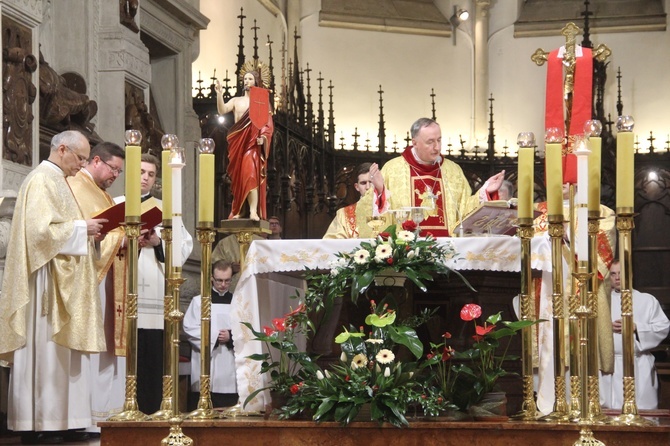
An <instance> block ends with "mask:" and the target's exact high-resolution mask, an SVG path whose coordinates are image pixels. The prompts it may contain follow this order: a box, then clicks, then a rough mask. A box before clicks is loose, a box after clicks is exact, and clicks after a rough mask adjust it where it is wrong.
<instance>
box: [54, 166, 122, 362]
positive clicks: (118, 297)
mask: <svg viewBox="0 0 670 446" xmlns="http://www.w3.org/2000/svg"><path fill="white" fill-rule="evenodd" d="M67 181H68V183H69V184H70V187H71V189H72V192H73V193H74V196H75V198H76V200H77V202H78V203H79V209H80V210H81V212H82V214H83V215H84V218H92V216H93V214H96V213H98V212H100V211H102V210H103V209H106V208H108V207H110V206H114V204H115V203H114V199H112V197H111V196H110V195H109V194H108V193H107V192H106V191H104V190H102V189H100V187H99V186H98V185H97V184H95V181H94V180H93V178H92V177H91V175H90V174H89V173H87V172H84V171H83V170H82V171H80V172H79V173H77V175H75V176H74V177H70V178H68V179H67ZM124 236H125V232H124V231H123V229H121V228H117V229H114V230H113V231H110V232H109V233H107V235H106V236H105V238H104V239H103V240H102V241H101V242H100V244H99V248H98V252H96V255H95V256H94V262H95V267H96V272H97V280H98V284H100V283H102V282H103V281H104V280H105V277H107V273H109V272H110V269H111V271H112V277H113V289H114V296H113V298H114V307H113V308H115V309H116V311H115V312H114V314H115V318H114V319H115V324H114V344H115V345H116V348H115V351H116V355H117V356H125V354H126V348H125V338H126V334H125V333H126V329H125V320H126V317H125V308H126V305H125V300H126V299H125V298H126V260H125V257H119V256H117V254H118V253H119V250H120V249H121V243H122V241H123V238H124ZM89 249H90V250H91V252H94V250H95V249H96V247H95V246H94V244H93V243H90V245H89ZM108 297H109V298H111V297H112V296H108Z"/></svg>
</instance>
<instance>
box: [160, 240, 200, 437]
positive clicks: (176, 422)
mask: <svg viewBox="0 0 670 446" xmlns="http://www.w3.org/2000/svg"><path fill="white" fill-rule="evenodd" d="M175 248H176V247H175ZM169 281H170V288H171V289H172V302H174V305H173V308H172V311H170V321H171V322H172V333H171V343H170V344H171V350H172V364H171V365H172V370H171V372H172V404H173V408H174V410H173V416H172V417H171V418H170V420H169V423H170V433H169V434H168V436H167V437H165V438H163V439H162V440H161V445H165V446H168V445H169V446H182V445H183V446H190V445H192V444H193V440H192V439H191V438H189V437H188V436H186V435H185V434H184V433H183V432H182V430H181V423H182V422H183V421H184V419H183V418H182V416H181V412H180V410H179V333H180V331H181V321H182V320H183V319H184V313H183V312H182V311H181V309H180V308H179V288H180V287H181V285H182V284H183V283H184V282H185V281H186V279H184V278H183V277H182V274H181V267H177V266H174V265H173V267H172V270H171V271H170V278H169Z"/></svg>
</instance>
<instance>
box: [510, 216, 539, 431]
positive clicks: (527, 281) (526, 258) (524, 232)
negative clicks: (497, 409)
mask: <svg viewBox="0 0 670 446" xmlns="http://www.w3.org/2000/svg"><path fill="white" fill-rule="evenodd" d="M518 220H519V227H518V229H517V234H518V236H519V238H520V239H521V290H520V291H521V292H520V293H519V296H520V307H521V320H522V321H530V320H533V317H534V316H533V314H532V312H531V308H530V289H531V286H532V280H533V278H532V277H531V268H530V260H531V252H530V240H531V239H532V238H533V234H534V232H535V231H534V228H533V219H532V218H519V219H518ZM521 379H522V385H523V402H522V404H521V411H520V412H519V413H517V414H515V415H513V416H512V419H515V420H522V421H531V420H535V419H537V413H538V411H537V405H536V404H535V399H534V395H533V332H532V327H530V326H528V327H524V328H522V329H521Z"/></svg>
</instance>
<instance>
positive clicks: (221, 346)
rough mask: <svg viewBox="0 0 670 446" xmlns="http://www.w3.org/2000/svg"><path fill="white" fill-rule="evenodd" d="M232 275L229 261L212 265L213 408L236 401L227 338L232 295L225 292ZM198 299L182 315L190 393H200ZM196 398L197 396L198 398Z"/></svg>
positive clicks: (230, 344)
mask: <svg viewBox="0 0 670 446" xmlns="http://www.w3.org/2000/svg"><path fill="white" fill-rule="evenodd" d="M232 276H233V269H232V265H231V264H230V262H224V261H219V262H216V263H214V265H212V311H211V315H212V316H211V324H210V345H209V349H210V352H211V367H210V383H211V389H210V391H211V400H212V405H213V406H214V407H228V406H234V405H235V404H237V402H238V395H237V379H236V376H235V352H234V351H233V339H232V336H231V331H230V329H231V328H232V327H231V322H230V311H231V305H230V303H231V301H232V298H233V294H232V293H231V292H230V291H228V287H229V286H230V282H231V280H232ZM201 308H202V303H201V296H195V297H194V298H193V300H191V303H190V305H189V306H188V310H186V313H185V314H184V332H185V333H186V335H187V337H188V340H189V342H190V343H191V346H192V347H193V350H192V351H191V391H192V392H195V393H198V394H199V393H200V373H201V370H200V358H201V343H200V340H201V326H202V324H201ZM198 399H199V395H198Z"/></svg>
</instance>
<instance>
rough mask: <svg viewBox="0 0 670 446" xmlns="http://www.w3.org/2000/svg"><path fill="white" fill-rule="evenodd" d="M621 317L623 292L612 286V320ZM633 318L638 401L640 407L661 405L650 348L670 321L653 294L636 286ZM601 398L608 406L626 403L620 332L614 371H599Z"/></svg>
mask: <svg viewBox="0 0 670 446" xmlns="http://www.w3.org/2000/svg"><path fill="white" fill-rule="evenodd" d="M617 319H621V293H618V292H616V291H614V290H612V321H615V320H617ZM633 322H634V323H635V326H636V331H637V333H635V335H634V345H635V402H636V404H637V408H638V409H640V410H653V409H657V408H658V378H657V376H656V368H655V366H654V356H653V355H652V354H651V352H650V351H651V349H653V348H654V347H656V346H658V345H659V344H660V343H661V342H662V341H663V340H664V339H665V338H666V336H667V335H668V332H669V331H670V321H668V318H667V316H666V315H665V313H664V312H663V309H662V308H661V305H660V304H659V303H658V300H656V298H655V297H654V296H652V295H651V294H647V293H641V292H639V291H637V290H633ZM600 402H601V404H602V406H603V407H605V408H612V409H621V407H622V406H623V349H622V335H621V333H614V373H613V374H610V375H603V374H601V375H600Z"/></svg>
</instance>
